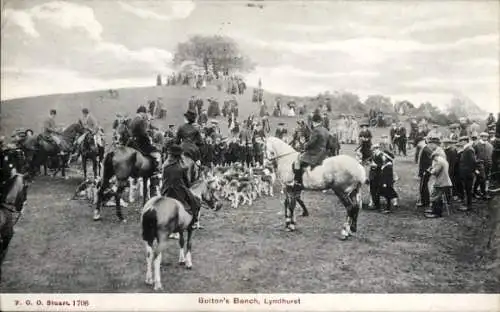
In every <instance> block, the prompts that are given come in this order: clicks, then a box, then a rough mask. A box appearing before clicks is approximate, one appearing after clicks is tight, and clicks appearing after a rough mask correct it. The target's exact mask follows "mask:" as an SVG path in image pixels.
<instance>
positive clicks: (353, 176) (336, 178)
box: [265, 137, 368, 240]
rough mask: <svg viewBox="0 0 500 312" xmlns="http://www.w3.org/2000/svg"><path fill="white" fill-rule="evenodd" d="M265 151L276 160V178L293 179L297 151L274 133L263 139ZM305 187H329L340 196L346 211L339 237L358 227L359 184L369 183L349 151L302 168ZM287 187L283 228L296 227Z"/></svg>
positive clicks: (270, 157)
mask: <svg viewBox="0 0 500 312" xmlns="http://www.w3.org/2000/svg"><path fill="white" fill-rule="evenodd" d="M265 155H266V158H267V160H268V161H272V162H274V163H275V166H276V167H277V171H276V173H277V177H278V180H280V181H281V182H282V184H284V185H290V184H291V183H292V182H293V178H294V174H293V168H292V166H293V163H294V162H295V161H296V160H297V158H298V155H299V153H298V152H297V151H295V150H294V149H293V148H292V147H291V146H290V145H288V144H286V143H285V142H283V141H282V140H280V139H278V138H276V137H268V138H267V139H266V146H265ZM303 184H304V190H316V191H323V190H328V189H331V190H333V191H334V193H335V194H336V195H337V197H338V198H339V199H340V201H341V202H342V204H343V205H344V206H345V208H346V211H347V217H346V222H345V224H344V226H343V229H342V230H341V239H342V240H345V239H347V238H348V237H349V236H351V235H352V233H354V232H356V231H357V219H358V214H359V210H360V209H361V208H362V199H361V187H362V186H363V184H368V179H367V176H366V171H365V169H364V168H363V166H362V165H361V164H360V163H359V162H358V161H357V160H356V159H355V158H354V157H351V156H348V155H338V156H333V157H328V158H326V159H325V160H323V162H322V163H321V165H319V166H317V167H315V168H314V169H313V170H310V168H309V169H307V170H304V174H303ZM291 189H293V188H290V187H285V190H286V192H287V199H288V202H287V203H286V205H285V218H286V229H287V230H289V231H294V230H295V218H294V208H295V198H296V196H295V195H294V194H290V192H291Z"/></svg>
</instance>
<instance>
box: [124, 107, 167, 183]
mask: <svg viewBox="0 0 500 312" xmlns="http://www.w3.org/2000/svg"><path fill="white" fill-rule="evenodd" d="M149 129H150V125H149V121H148V116H147V110H146V107H144V106H142V105H141V106H139V108H138V109H137V115H136V116H135V117H134V118H133V119H132V121H131V122H130V135H131V137H130V139H129V142H128V144H127V146H130V147H132V148H136V149H138V150H139V151H140V152H141V153H142V154H144V156H146V157H150V158H151V160H152V161H153V175H157V174H159V173H160V172H159V167H160V165H161V154H160V152H159V151H158V150H157V149H156V147H154V146H153V145H152V144H151V139H150V137H149V135H148V130H149Z"/></svg>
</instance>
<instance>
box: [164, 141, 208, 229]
mask: <svg viewBox="0 0 500 312" xmlns="http://www.w3.org/2000/svg"><path fill="white" fill-rule="evenodd" d="M182 151H183V149H182V147H180V146H179V145H177V144H175V145H172V146H171V147H170V149H169V156H170V157H168V160H167V163H166V164H165V166H164V167H163V186H162V190H161V195H162V196H167V197H171V198H174V199H177V200H178V201H180V202H181V203H183V204H184V205H185V206H186V210H187V211H189V208H191V211H190V212H191V213H192V215H193V220H192V221H191V224H190V225H191V226H192V225H193V224H195V223H196V222H197V220H198V212H199V211H200V208H201V202H200V201H199V200H198V199H197V198H196V197H195V196H194V195H193V193H192V192H191V190H190V189H189V188H190V187H191V185H190V183H189V178H188V168H186V167H184V166H183V165H182V164H181V161H182V158H181V155H182Z"/></svg>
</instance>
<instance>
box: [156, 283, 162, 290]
mask: <svg viewBox="0 0 500 312" xmlns="http://www.w3.org/2000/svg"><path fill="white" fill-rule="evenodd" d="M162 289H163V286H162V285H161V284H160V285H155V287H154V290H162Z"/></svg>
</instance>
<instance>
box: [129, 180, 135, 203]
mask: <svg viewBox="0 0 500 312" xmlns="http://www.w3.org/2000/svg"><path fill="white" fill-rule="evenodd" d="M129 183H130V188H129V192H128V201H129V203H133V202H135V195H136V194H135V192H136V188H137V180H136V179H134V178H130V179H129Z"/></svg>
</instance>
